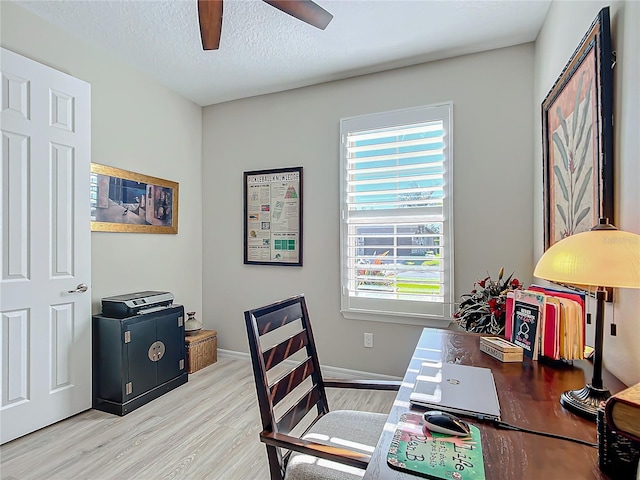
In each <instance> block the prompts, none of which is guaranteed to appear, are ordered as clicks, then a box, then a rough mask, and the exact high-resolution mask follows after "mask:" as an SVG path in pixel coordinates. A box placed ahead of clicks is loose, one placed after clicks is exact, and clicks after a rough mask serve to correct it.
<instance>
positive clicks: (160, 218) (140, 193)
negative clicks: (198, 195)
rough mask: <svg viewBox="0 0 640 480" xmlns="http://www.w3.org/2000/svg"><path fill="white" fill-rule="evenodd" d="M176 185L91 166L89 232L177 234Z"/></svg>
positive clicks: (153, 178)
mask: <svg viewBox="0 0 640 480" xmlns="http://www.w3.org/2000/svg"><path fill="white" fill-rule="evenodd" d="M178 194H179V185H178V184H177V183H176V182H171V181H169V180H163V179H161V178H156V177H150V176H148V175H142V174H141V173H134V172H128V171H127V170H121V169H119V168H114V167H108V166H106V165H100V164H97V163H92V164H91V231H93V232H139V233H178Z"/></svg>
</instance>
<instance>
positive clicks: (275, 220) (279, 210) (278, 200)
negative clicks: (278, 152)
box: [243, 167, 303, 267]
mask: <svg viewBox="0 0 640 480" xmlns="http://www.w3.org/2000/svg"><path fill="white" fill-rule="evenodd" d="M243 177H244V188H243V194H244V202H243V206H244V208H243V212H244V222H243V223H244V228H243V236H244V242H243V243H244V263H245V265H280V266H288V267H301V266H302V245H303V243H302V205H303V182H302V167H289V168H276V169H270V170H254V171H249V172H244V174H243Z"/></svg>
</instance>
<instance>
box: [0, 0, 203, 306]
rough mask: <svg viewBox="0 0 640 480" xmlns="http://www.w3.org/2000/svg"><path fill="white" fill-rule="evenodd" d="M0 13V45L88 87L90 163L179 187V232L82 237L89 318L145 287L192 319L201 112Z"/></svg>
mask: <svg viewBox="0 0 640 480" xmlns="http://www.w3.org/2000/svg"><path fill="white" fill-rule="evenodd" d="M0 9H1V11H0V13H1V17H2V24H1V37H0V42H1V44H2V46H3V47H5V48H7V49H9V50H13V51H14V52H16V53H19V54H21V55H24V56H26V57H29V58H31V59H33V60H35V61H38V62H40V63H43V64H45V65H48V66H50V67H53V68H55V69H57V70H60V71H63V72H65V73H67V74H69V75H73V76H75V77H77V78H80V79H82V80H84V81H86V82H89V83H90V84H91V102H92V115H91V121H92V161H93V162H96V163H102V164H105V165H110V166H113V167H118V168H123V169H125V170H130V171H133V172H137V173H143V174H146V175H151V176H154V177H160V178H165V179H168V180H172V181H175V182H178V183H179V184H180V199H179V225H178V227H179V233H178V235H159V234H150V235H146V234H139V233H104V232H93V233H92V234H91V248H92V259H91V267H92V275H91V277H92V278H91V287H92V302H93V310H94V312H98V311H100V299H101V298H102V297H105V296H109V295H116V294H122V293H129V292H133V291H139V290H147V289H150V290H168V291H171V292H173V293H174V295H175V297H176V301H177V302H180V303H183V304H184V305H185V307H186V308H187V309H193V310H197V311H198V312H200V311H201V306H202V262H201V260H202V228H201V220H202V205H201V200H202V185H201V181H200V176H201V173H202V151H201V148H202V109H201V108H200V107H199V106H197V105H195V104H194V103H192V102H190V101H188V100H186V99H184V98H183V97H181V96H179V95H177V94H175V93H173V92H171V91H169V90H167V89H166V88H164V87H162V86H160V85H159V84H157V83H156V82H154V81H152V80H150V79H149V78H147V77H145V76H143V75H141V74H139V73H138V72H137V71H135V70H134V69H132V68H130V67H128V66H126V65H124V64H122V63H120V62H117V61H114V60H113V59H111V57H110V56H109V55H108V54H107V53H105V52H104V51H102V50H98V49H96V48H93V47H91V46H88V45H86V44H84V43H82V42H80V41H78V40H77V39H75V38H73V37H71V36H69V35H68V34H66V33H64V32H62V31H61V30H59V29H58V28H56V27H54V26H52V25H51V24H49V23H47V22H45V21H43V20H42V19H40V18H39V17H37V16H35V15H33V14H31V13H29V12H27V11H25V10H24V9H22V8H20V7H18V6H16V5H15V4H13V3H11V2H7V1H3V2H0ZM87 181H88V180H87Z"/></svg>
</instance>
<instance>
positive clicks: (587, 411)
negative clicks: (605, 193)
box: [533, 218, 640, 421]
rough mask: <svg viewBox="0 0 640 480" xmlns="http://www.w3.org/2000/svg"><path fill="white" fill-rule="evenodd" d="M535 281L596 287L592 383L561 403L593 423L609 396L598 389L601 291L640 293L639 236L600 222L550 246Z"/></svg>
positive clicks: (601, 342) (568, 393)
mask: <svg viewBox="0 0 640 480" xmlns="http://www.w3.org/2000/svg"><path fill="white" fill-rule="evenodd" d="M533 275H534V276H535V277H538V278H544V279H545V280H550V281H552V282H557V283H563V284H569V285H577V286H581V287H586V286H595V287H598V289H597V291H596V321H595V327H594V330H595V339H594V357H593V378H592V380H591V383H590V384H587V385H585V386H584V387H583V388H582V389H579V390H569V391H566V392H564V393H563V394H562V396H561V397H560V403H561V404H562V405H563V406H564V407H565V408H567V409H568V410H571V411H572V412H574V413H577V414H579V415H582V416H585V417H587V418H590V419H591V420H594V421H595V419H596V414H597V410H598V407H599V405H600V404H601V402H603V401H605V400H607V398H609V397H610V396H611V394H610V392H609V390H608V389H607V388H606V387H605V386H604V385H603V383H602V357H603V355H602V353H603V352H602V347H603V345H604V301H605V297H606V292H605V290H604V287H614V288H640V235H636V234H634V233H628V232H621V231H619V230H617V229H616V228H615V227H614V226H613V225H610V224H609V223H608V222H607V220H606V219H604V218H601V219H600V222H599V224H598V225H596V226H595V227H593V228H592V229H591V230H590V231H588V232H583V233H578V234H576V235H571V236H570V237H567V238H564V239H562V240H560V241H559V242H558V243H555V244H554V245H552V246H551V247H550V248H549V249H548V250H547V251H546V252H545V253H544V255H542V258H540V260H539V261H538V264H537V265H536V268H535V270H534V272H533Z"/></svg>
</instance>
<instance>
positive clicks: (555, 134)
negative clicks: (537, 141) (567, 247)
mask: <svg viewBox="0 0 640 480" xmlns="http://www.w3.org/2000/svg"><path fill="white" fill-rule="evenodd" d="M542 137H543V139H542V141H543V168H544V176H543V178H544V249H545V250H547V249H548V248H549V247H551V246H552V245H553V244H554V243H556V242H558V241H559V240H561V239H562V238H564V237H566V236H569V235H573V234H576V233H580V232H584V231H587V230H589V229H591V227H593V226H594V225H596V224H597V223H598V218H599V217H606V218H609V219H610V221H611V222H613V220H614V219H613V212H614V211H613V140H614V138H613V71H612V52H611V33H610V26H609V7H606V8H603V9H602V10H600V12H599V13H598V16H597V17H596V19H595V20H594V22H593V23H592V24H591V27H590V28H589V30H588V32H587V33H586V35H585V36H584V37H583V39H582V40H581V42H580V44H579V45H578V48H577V49H576V50H575V52H574V53H573V55H572V56H571V58H570V59H569V62H568V63H567V64H566V66H565V67H564V69H563V70H562V73H561V74H560V77H559V78H558V79H557V80H556V82H555V84H554V85H553V87H552V88H551V90H550V91H549V93H548V94H547V96H546V98H545V99H544V101H543V102H542Z"/></svg>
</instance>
